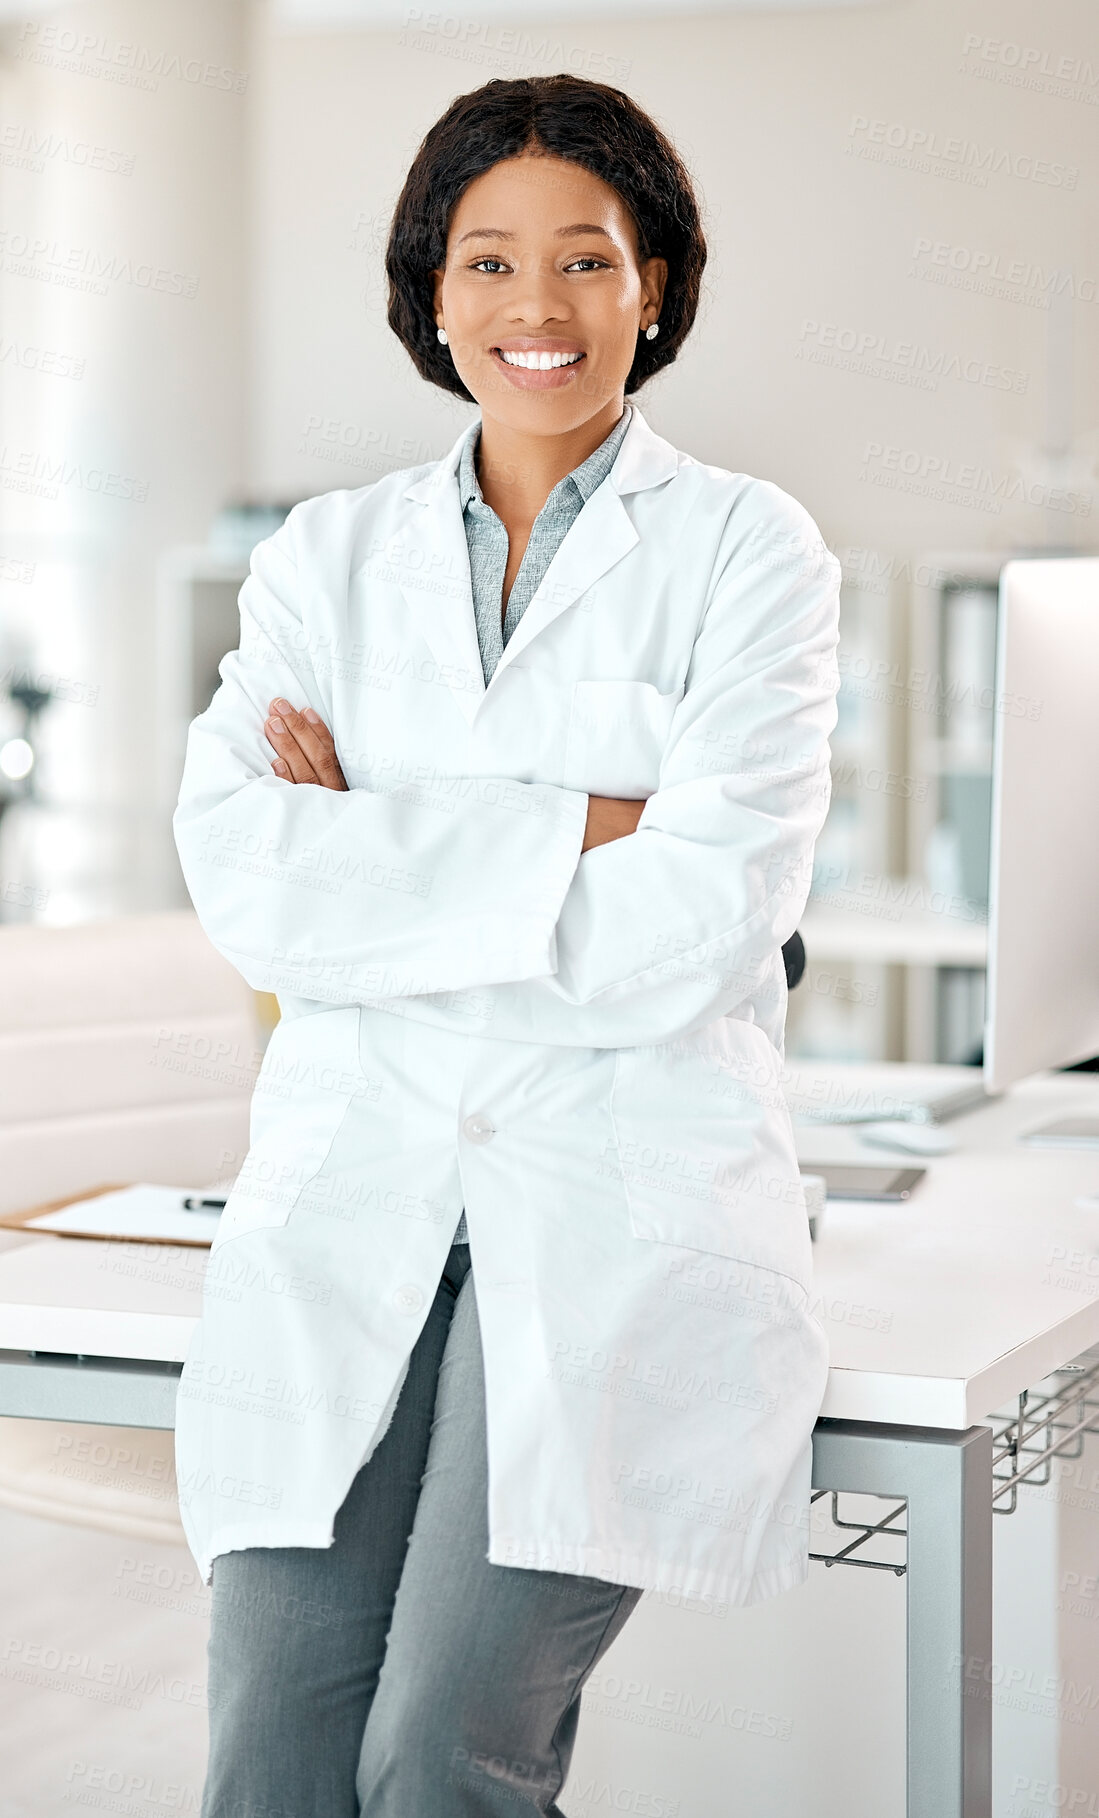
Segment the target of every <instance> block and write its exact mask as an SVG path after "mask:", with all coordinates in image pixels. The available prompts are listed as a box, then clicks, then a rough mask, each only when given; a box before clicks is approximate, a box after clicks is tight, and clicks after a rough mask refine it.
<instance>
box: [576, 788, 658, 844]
mask: <svg viewBox="0 0 1099 1818" xmlns="http://www.w3.org/2000/svg"><path fill="white" fill-rule="evenodd" d="M648 799H649V798H648V796H646V797H645V798H644V800H643V801H640V802H626V801H622V800H620V799H619V797H617V796H613V795H589V797H588V819H587V823H586V825H585V827H584V844H583V845H582V846H581V848H580V850H581V852H587V851H588V850H589V848H590V847H592V846H605V845H606V843H607V841H608V840H620V839H623V838H625V836H626V834H627V833H636V831H637V823H638V821H639V820H640V819H641V811H642V809H643V808H644V806H645V802H647V801H648Z"/></svg>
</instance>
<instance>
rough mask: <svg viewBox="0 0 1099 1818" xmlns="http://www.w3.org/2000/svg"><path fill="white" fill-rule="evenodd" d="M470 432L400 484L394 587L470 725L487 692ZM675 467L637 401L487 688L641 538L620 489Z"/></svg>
mask: <svg viewBox="0 0 1099 1818" xmlns="http://www.w3.org/2000/svg"><path fill="white" fill-rule="evenodd" d="M469 433H471V431H470V429H468V428H467V429H465V430H463V432H462V434H461V435H460V436H459V437H458V440H457V441H456V442H455V443H454V446H453V447H452V448H451V449H450V450H449V452H448V453H447V454H446V455H444V456H443V458H442V460H441V461H439V462H437V464H436V465H435V467H434V468H433V469H432V471H431V472H430V473H429V474H427V475H426V476H425V477H424V479H422V480H418V481H417V482H416V483H415V484H414V485H412V486H409V487H407V488H406V490H405V493H404V498H405V499H406V500H409V501H411V502H412V504H413V506H414V509H413V511H412V513H411V514H410V516H409V519H408V522H407V530H408V548H409V550H410V551H412V550H415V552H416V563H415V566H412V565H411V560H410V561H409V562H408V563H404V564H402V572H401V581H400V586H401V591H402V593H403V594H404V596H405V599H406V601H407V602H408V606H409V609H410V611H411V612H412V614H413V616H414V618H415V621H416V624H417V628H418V629H419V631H420V632H421V633H422V635H423V637H424V638H425V639H426V641H427V643H428V644H429V645H430V647H431V650H432V653H433V655H434V656H435V658H436V660H437V661H438V662H439V663H440V664H441V665H442V666H443V671H444V675H447V676H450V675H453V678H454V679H453V680H452V681H451V682H450V684H449V685H450V688H451V693H452V694H453V696H454V699H455V701H456V702H457V705H458V707H459V708H460V710H461V712H462V714H463V716H464V717H465V719H466V721H467V723H468V724H470V725H472V723H473V720H474V718H475V716H476V713H477V710H478V708H479V707H480V705H481V702H482V701H483V700H484V698H485V695H486V693H487V690H486V688H485V682H484V671H483V669H482V666H481V655H480V649H479V647H478V643H477V624H476V619H475V616H474V611H473V589H472V584H471V581H470V572H469V550H468V547H467V544H466V534H465V524H464V521H463V518H462V509H461V503H460V500H459V495H458V480H457V472H458V463H459V460H460V458H461V451H462V443H463V442H464V440H465V437H466V435H467V434H469ZM677 467H678V455H677V453H676V450H675V449H674V448H673V447H672V445H671V443H670V442H666V441H665V440H664V438H663V437H662V436H658V435H657V434H656V433H655V432H654V431H653V430H652V429H650V427H649V425H648V424H647V423H646V421H645V419H644V417H643V416H642V415H641V412H640V411H639V410H638V408H637V406H636V404H635V405H634V406H633V415H632V417H631V420H630V424H629V427H628V429H627V430H626V434H625V436H624V438H623V441H622V447H621V448H620V449H619V452H618V458H617V460H616V461H615V464H614V467H613V468H612V469H611V472H610V474H609V475H608V476H607V479H606V480H605V481H604V483H603V484H602V485H601V486H599V487H597V488H596V490H595V492H594V493H593V494H592V496H591V498H590V499H588V500H587V502H586V503H585V505H584V507H583V510H582V511H581V512H580V514H579V516H578V517H577V519H576V521H575V523H574V524H573V525H572V526H571V528H570V529H569V531H568V533H567V534H566V536H565V537H564V539H563V540H562V542H561V544H560V547H559V548H558V549H557V551H556V553H555V555H554V557H553V560H552V561H551V563H550V565H549V567H548V568H547V570H546V572H545V574H544V575H543V577H542V580H541V582H540V584H539V586H538V588H537V590H536V591H535V593H534V594H533V596H532V597H531V600H530V602H529V604H528V605H527V608H526V610H525V612H524V613H523V616H522V618H521V619H520V621H519V623H518V625H517V626H516V628H515V630H514V632H513V633H512V635H511V637H510V638H509V640H508V642H507V645H506V646H505V648H504V653H503V656H502V657H501V659H500V661H499V663H498V664H497V666H496V669H495V671H494V673H493V677H492V681H493V684H495V682H496V678H497V677H498V676H499V675H501V674H502V672H503V671H504V670H505V669H506V668H507V666H508V664H509V663H510V662H512V661H514V659H515V658H516V657H517V656H518V655H519V654H520V653H521V652H522V651H524V650H525V649H526V648H527V646H528V645H529V644H530V643H531V642H532V641H533V639H534V638H536V637H537V636H538V634H539V632H541V631H544V630H545V629H546V627H547V626H548V625H551V624H552V623H553V621H554V620H555V619H556V618H557V617H558V616H559V615H560V614H561V613H562V612H564V611H565V609H566V607H568V606H571V605H572V604H573V602H574V601H575V600H577V599H579V598H580V596H581V595H582V594H584V593H587V592H588V591H589V590H590V589H591V588H593V587H594V586H595V585H596V583H597V582H598V581H600V580H602V578H603V576H604V575H605V574H607V573H608V572H609V570H610V569H612V568H613V567H614V566H615V564H616V563H617V562H619V561H621V559H622V557H623V556H624V555H626V554H627V553H628V552H629V551H630V550H631V549H633V548H634V547H635V546H636V544H637V543H638V541H639V540H640V539H639V537H638V534H637V531H636V529H635V528H634V524H633V520H632V519H631V517H630V514H629V512H628V511H627V510H626V507H625V506H624V505H623V503H622V495H623V494H624V493H627V492H638V491H641V490H643V489H644V488H645V487H648V486H655V485H658V484H659V483H660V482H661V481H663V480H668V479H670V478H671V477H672V476H673V475H674V474H675V472H676V471H677Z"/></svg>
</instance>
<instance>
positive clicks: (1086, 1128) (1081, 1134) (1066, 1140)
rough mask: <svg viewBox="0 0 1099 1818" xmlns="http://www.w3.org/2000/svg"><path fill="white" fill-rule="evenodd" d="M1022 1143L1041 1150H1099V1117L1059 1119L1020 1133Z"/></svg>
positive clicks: (1036, 1125)
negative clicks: (1030, 1144)
mask: <svg viewBox="0 0 1099 1818" xmlns="http://www.w3.org/2000/svg"><path fill="white" fill-rule="evenodd" d="M1019 1141H1020V1142H1021V1143H1032V1144H1033V1145H1034V1146H1035V1148H1040V1149H1099V1117H1058V1118H1054V1119H1053V1120H1052V1122H1050V1123H1048V1124H1035V1126H1034V1128H1033V1129H1032V1130H1023V1131H1020V1134H1019Z"/></svg>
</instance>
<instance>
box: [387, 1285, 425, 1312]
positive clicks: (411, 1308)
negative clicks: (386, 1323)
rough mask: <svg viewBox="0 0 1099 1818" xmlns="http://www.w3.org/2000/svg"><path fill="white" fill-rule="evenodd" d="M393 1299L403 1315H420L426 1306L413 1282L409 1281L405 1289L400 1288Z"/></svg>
mask: <svg viewBox="0 0 1099 1818" xmlns="http://www.w3.org/2000/svg"><path fill="white" fill-rule="evenodd" d="M393 1299H394V1302H395V1303H396V1305H397V1306H398V1307H399V1308H400V1309H401V1312H402V1313H418V1312H419V1311H420V1308H421V1307H422V1306H423V1304H424V1297H423V1295H422V1293H421V1292H420V1290H419V1288H418V1287H417V1286H416V1284H415V1282H413V1281H407V1282H405V1285H404V1287H403V1288H398V1289H397V1292H396V1293H395V1294H394V1296H393Z"/></svg>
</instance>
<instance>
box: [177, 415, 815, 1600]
mask: <svg viewBox="0 0 1099 1818" xmlns="http://www.w3.org/2000/svg"><path fill="white" fill-rule="evenodd" d="M459 448H460V439H459V442H458V443H456V444H455V446H454V448H452V449H451V451H450V453H449V454H448V455H446V456H445V457H444V458H443V459H442V460H440V461H438V462H435V463H431V464H428V465H425V466H422V467H417V468H414V469H407V470H405V471H403V472H400V473H393V474H389V475H387V476H386V477H385V478H383V479H381V480H379V481H377V482H376V483H374V484H373V485H369V486H363V487H358V488H355V489H352V490H347V491H335V492H330V493H326V494H323V495H321V496H320V497H317V498H313V499H308V500H306V501H305V502H304V503H302V504H299V505H297V506H296V507H295V508H294V509H293V511H291V513H290V514H289V517H288V518H287V520H286V522H285V523H284V524H283V525H282V527H281V528H280V529H279V530H278V531H276V533H275V534H274V535H273V536H271V537H268V538H267V539H266V540H265V541H264V542H262V543H260V544H259V545H258V546H257V548H256V549H255V551H254V552H253V555H252V561H251V573H250V575H249V577H248V578H247V580H246V581H245V583H244V585H243V587H242V589H241V594H240V612H241V642H240V649H239V651H234V652H232V653H230V654H229V655H227V656H226V657H225V658H224V659H223V661H222V663H221V669H220V673H221V678H222V680H221V686H220V687H219V688H218V690H217V692H216V694H215V695H214V697H213V700H212V702H211V704H210V706H209V707H208V708H207V709H206V711H205V712H204V713H202V714H200V715H199V716H198V718H197V719H196V720H195V721H194V722H193V723H192V725H191V728H190V733H189V738H188V744H187V757H186V765H185V770H184V775H183V783H182V788H181V790H180V797H179V805H178V808H177V810H176V814H175V818H174V823H173V824H174V830H175V837H176V841H177V846H178V850H179V854H180V859H181V862H182V866H183V871H184V875H185V877H186V881H187V884H188V887H189V889H190V892H191V896H192V898H193V901H194V904H195V908H196V910H197V913H198V916H199V918H200V921H201V923H202V925H203V927H204V928H205V929H206V931H207V933H208V935H209V937H210V939H211V941H212V942H213V943H214V945H215V946H216V947H217V948H218V949H219V950H220V951H221V952H222V953H223V954H224V955H226V957H227V958H228V959H229V960H231V961H232V963H233V965H234V966H236V967H237V969H238V970H239V971H240V972H241V973H242V974H243V976H244V977H245V978H246V979H247V980H248V982H249V983H250V984H252V985H253V986H255V987H256V988H257V989H260V990H265V991H275V992H277V993H278V995H279V998H280V1001H281V1008H282V1018H281V1021H280V1022H279V1023H278V1025H277V1026H276V1028H275V1030H274V1033H273V1035H272V1037H271V1040H270V1044H269V1047H268V1049H267V1051H266V1054H265V1056H264V1060H263V1066H262V1070H261V1073H260V1077H259V1081H258V1083H257V1087H256V1091H255V1095H254V1098H253V1102H252V1114H251V1115H252V1122H251V1131H250V1148H249V1152H248V1155H247V1158H246V1161H245V1163H244V1166H243V1168H242V1171H241V1174H240V1176H239V1179H238V1180H237V1182H236V1185H235V1186H234V1188H233V1191H232V1193H231V1195H230V1197H229V1201H228V1204H227V1206H226V1208H225V1212H224V1214H223V1216H222V1219H221V1222H220V1226H219V1229H218V1232H217V1235H216V1238H215V1241H214V1245H213V1250H212V1253H211V1258H210V1262H209V1265H208V1270H207V1276H206V1287H205V1293H204V1302H203V1313H202V1317H201V1320H200V1322H199V1324H198V1327H197V1329H196V1332H195V1335H194V1338H193V1340H192V1342H191V1345H190V1348H189V1351H188V1354H187V1359H186V1363H185V1366H184V1371H183V1376H182V1379H181V1384H180V1392H179V1399H178V1411H177V1413H178V1418H177V1428H176V1443H177V1472H178V1480H179V1490H180V1503H181V1511H182V1517H183V1522H184V1526H185V1530H186V1533H187V1537H188V1541H189V1543H190V1546H191V1548H192V1551H193V1553H194V1556H195V1559H196V1561H197V1563H198V1565H199V1568H200V1570H201V1573H202V1577H203V1580H204V1581H205V1582H207V1583H208V1582H209V1581H210V1575H211V1562H212V1560H213V1559H214V1557H215V1556H216V1555H217V1554H219V1553H224V1552H228V1551H231V1550H233V1549H235V1548H240V1547H249V1546H305V1547H324V1546H327V1545H329V1544H331V1540H332V1532H333V1528H332V1524H333V1518H334V1516H335V1514H336V1511H337V1509H338V1508H339V1506H340V1503H341V1502H342V1500H343V1498H344V1496H345V1495H346V1492H347V1490H348V1488H349V1486H350V1484H351V1481H352V1479H353V1477H354V1475H355V1473H356V1472H357V1471H358V1469H359V1468H360V1466H361V1465H362V1464H363V1463H364V1462H365V1461H366V1460H367V1459H369V1457H370V1456H371V1453H372V1451H373V1450H374V1447H375V1446H376V1445H377V1443H378V1441H379V1439H380V1438H381V1437H382V1435H383V1433H384V1432H385V1430H386V1427H387V1425H388V1422H389V1419H390V1417H391V1415H392V1413H393V1409H394V1405H395V1402H396V1399H397V1396H398V1394H399V1392H400V1389H401V1386H402V1383H403V1381H404V1378H405V1374H406V1371H407V1363H408V1356H409V1352H410V1350H411V1348H412V1346H413V1345H414V1343H415V1342H416V1339H417V1336H418V1334H419V1332H420V1330H421V1328H422V1326H423V1324H424V1321H425V1319H426V1316H427V1312H428V1309H429V1307H430V1305H431V1301H432V1297H433V1295H434V1294H435V1291H436V1287H437V1285H438V1282H439V1278H440V1274H441V1271H442V1268H443V1265H444V1262H445V1258H446V1254H447V1250H448V1248H449V1246H450V1243H451V1239H452V1237H453V1234H454V1231H455V1228H456V1226H457V1224H458V1220H459V1217H460V1214H461V1211H462V1208H463V1207H464V1208H465V1211H466V1217H467V1220H468V1226H469V1236H470V1243H471V1253H472V1262H473V1273H474V1280H475V1291H476V1295H477V1306H478V1313H479V1318H480V1327H481V1336H482V1343H483V1352H484V1368H485V1392H486V1398H487V1415H488V1445H489V1483H488V1519H489V1530H490V1544H489V1551H488V1555H487V1557H488V1559H489V1560H490V1561H491V1562H492V1563H495V1564H498V1565H502V1566H512V1567H526V1568H534V1569H542V1570H548V1571H558V1572H569V1573H579V1574H582V1575H587V1576H591V1577H595V1578H600V1579H606V1580H609V1581H611V1582H613V1583H617V1584H628V1585H636V1586H640V1587H643V1588H651V1589H654V1590H663V1591H672V1592H678V1593H680V1594H682V1595H683V1596H685V1597H699V1598H706V1597H714V1598H720V1599H722V1600H725V1601H727V1602H730V1603H750V1602H755V1601H757V1600H758V1599H760V1598H763V1597H767V1596H771V1595H773V1594H775V1593H777V1592H779V1591H782V1590H784V1589H786V1588H787V1587H789V1586H792V1585H795V1584H797V1583H799V1582H800V1581H801V1580H802V1579H803V1578H804V1576H805V1574H806V1571H807V1556H808V1502H809V1482H810V1475H809V1473H810V1435H811V1432H812V1428H813V1424H814V1421H815V1419H816V1416H817V1413H818V1410H819V1407H820V1403H821V1400H822V1396H823V1391H824V1383H825V1376H826V1343H825V1338H824V1334H823V1332H822V1330H821V1328H820V1327H819V1325H818V1324H817V1322H816V1321H815V1319H814V1318H813V1317H812V1315H811V1313H810V1311H809V1306H808V1302H809V1294H808V1291H807V1290H808V1286H809V1281H810V1269H811V1252H810V1245H809V1236H808V1230H807V1222H806V1213H805V1202H804V1195H803V1192H802V1189H801V1186H800V1182H799V1176H798V1167H797V1160H796V1156H795V1151H794V1142H793V1135H792V1129H791V1123H790V1117H789V1114H788V1111H787V1108H786V1104H785V1101H784V1098H783V1094H782V1091H781V1089H780V1071H781V1064H782V1056H783V1029H784V1020H785V1012H786V980H785V973H784V968H783V962H782V957H781V953H780V948H781V945H782V943H783V942H784V941H785V940H787V939H788V938H789V936H790V935H791V934H792V933H793V932H794V929H795V928H796V926H797V923H798V919H799V917H800V915H801V913H802V910H803V908H804V905H805V900H806V896H807V893H808V888H809V882H810V874H811V860H812V851H813V845H814V841H815V839H816V836H817V834H818V832H819V829H820V827H821V824H822V822H823V819H824V816H825V812H826V809H827V804H828V799H829V792H830V780H829V744H828V740H829V736H830V734H831V732H832V730H833V728H834V726H835V721H836V691H837V687H838V668H837V661H836V645H837V639H838V594H839V563H838V562H837V560H836V558H835V557H834V556H833V555H832V554H831V553H830V552H829V551H828V550H827V549H826V548H825V547H824V545H823V543H822V540H821V536H820V532H819V531H818V529H817V527H816V525H815V524H814V522H813V520H812V518H811V517H810V516H809V514H808V513H807V512H806V511H805V510H804V509H803V508H802V506H800V505H799V504H798V503H797V502H796V501H795V500H794V499H793V498H791V497H790V496H789V495H788V494H787V493H785V492H784V491H782V490H781V489H780V488H779V487H778V486H776V485H774V484H772V483H771V482H770V481H766V480H759V479H753V478H751V477H750V476H747V475H745V474H737V473H729V472H727V471H725V470H724V469H723V468H720V467H714V466H708V465H706V464H704V463H702V462H700V461H696V460H693V459H692V458H691V457H690V456H688V455H685V454H681V453H678V452H677V451H676V450H675V449H674V448H673V447H672V446H671V445H670V444H669V443H668V442H667V441H665V440H664V439H663V438H662V437H660V436H658V435H657V434H655V433H654V431H653V430H652V429H651V428H650V426H649V424H648V423H647V422H646V421H645V418H644V417H643V416H642V414H641V412H640V411H639V410H638V409H637V408H636V406H635V407H634V413H633V417H632V420H631V423H630V426H629V429H628V431H627V433H626V437H625V440H624V442H623V445H622V448H621V450H620V451H619V455H618V458H617V461H616V462H615V465H614V467H613V469H612V470H611V473H610V475H609V477H608V478H607V480H605V481H604V483H603V484H602V485H601V486H600V487H599V488H598V489H597V491H596V492H595V493H594V494H593V495H592V497H591V498H590V499H589V500H588V501H587V503H586V504H585V505H584V508H583V510H582V511H581V513H580V515H579V517H578V518H577V520H576V522H575V523H574V524H573V526H572V528H571V529H570V530H569V532H568V534H567V536H566V537H565V539H564V541H563V543H562V544H561V546H560V548H559V549H558V551H557V553H556V555H555V556H554V559H553V561H552V562H551V564H550V566H549V569H548V571H547V573H546V575H545V577H544V579H543V581H542V583H541V585H540V586H539V588H538V590H537V592H536V593H535V594H534V596H533V598H532V600H531V602H530V604H529V605H528V607H527V609H526V612H525V613H524V615H523V618H522V620H521V621H520V623H519V625H518V627H517V629H516V630H515V632H514V634H513V636H512V638H511V639H510V642H509V643H508V645H507V647H506V649H505V651H504V655H503V659H502V661H501V662H500V664H499V666H498V668H497V669H496V671H495V673H494V675H493V677H492V681H491V683H490V684H489V686H488V687H487V688H486V687H485V684H484V679H483V674H482V670H481V663H480V658H479V654H478V648H477V638H476V629H475V622H474V614H473V604H472V597H471V590H470V580H469V562H468V557H467V549H466V540H465V532H464V529H463V523H462V514H461V509H460V505H459V497H458V485H457V478H456V470H457V460H458V453H459ZM276 695H284V696H285V697H286V698H287V699H289V701H290V702H291V704H292V705H293V706H295V707H304V706H306V705H307V704H310V703H311V704H312V705H313V706H314V707H315V708H316V709H317V711H318V713H320V714H321V716H322V717H323V719H324V720H325V721H326V723H327V724H328V725H329V726H330V727H331V729H332V731H333V734H334V737H335V742H336V748H337V751H338V754H339V757H340V761H341V763H342V765H343V770H344V774H345V777H346V779H347V783H348V791H347V792H346V793H340V792H336V791H332V790H327V789H323V788H320V787H317V786H315V785H298V784H293V783H290V782H285V781H282V780H280V779H279V778H278V777H277V776H276V775H275V774H274V772H273V771H272V770H271V768H270V764H271V759H272V757H273V755H274V753H273V751H272V750H271V748H270V746H269V745H268V742H267V739H266V737H265V735H264V731H263V721H264V718H265V716H266V714H267V712H268V703H269V701H270V700H271V699H272V697H274V696H276ZM588 791H591V792H592V793H594V794H599V795H608V796H621V797H630V798H640V797H644V796H647V797H648V801H647V803H646V806H645V809H644V812H643V813H642V816H641V820H640V822H639V825H638V828H637V831H636V833H634V834H632V835H630V836H629V837H627V838H623V839H619V840H616V841H612V842H610V843H608V844H606V845H603V846H600V847H597V848H595V849H593V850H591V851H589V852H586V853H584V854H583V855H581V850H580V849H581V842H582V839H583V833H584V823H585V815H586V809H587V792H588Z"/></svg>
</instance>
